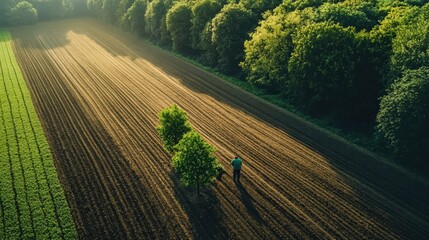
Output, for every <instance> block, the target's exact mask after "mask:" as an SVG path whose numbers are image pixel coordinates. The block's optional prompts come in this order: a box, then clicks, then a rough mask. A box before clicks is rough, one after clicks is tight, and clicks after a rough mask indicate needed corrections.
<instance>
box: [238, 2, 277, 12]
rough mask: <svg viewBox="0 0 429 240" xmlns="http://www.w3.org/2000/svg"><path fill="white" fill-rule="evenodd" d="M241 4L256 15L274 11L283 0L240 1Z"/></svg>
mask: <svg viewBox="0 0 429 240" xmlns="http://www.w3.org/2000/svg"><path fill="white" fill-rule="evenodd" d="M240 3H241V4H243V6H244V7H245V8H247V9H250V10H251V11H252V12H253V13H255V14H256V15H260V14H261V13H264V12H265V11H267V10H272V9H274V8H276V7H277V6H278V5H279V4H281V3H282V0H240Z"/></svg>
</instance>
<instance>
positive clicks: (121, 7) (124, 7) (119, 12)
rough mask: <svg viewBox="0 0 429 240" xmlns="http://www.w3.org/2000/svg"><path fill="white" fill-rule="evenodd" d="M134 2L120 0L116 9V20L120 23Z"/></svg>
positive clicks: (133, 0)
mask: <svg viewBox="0 0 429 240" xmlns="http://www.w3.org/2000/svg"><path fill="white" fill-rule="evenodd" d="M134 2H135V0H120V1H119V4H118V8H117V9H116V18H117V19H119V20H120V23H122V19H123V17H124V15H125V14H126V13H127V12H128V9H130V7H131V6H132V5H133V3H134Z"/></svg>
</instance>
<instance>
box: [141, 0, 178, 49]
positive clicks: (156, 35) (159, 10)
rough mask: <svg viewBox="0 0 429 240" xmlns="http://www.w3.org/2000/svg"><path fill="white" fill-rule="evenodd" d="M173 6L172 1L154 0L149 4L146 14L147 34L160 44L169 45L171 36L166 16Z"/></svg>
mask: <svg viewBox="0 0 429 240" xmlns="http://www.w3.org/2000/svg"><path fill="white" fill-rule="evenodd" d="M172 5H173V1H172V0H153V1H151V2H149V4H148V6H147V9H146V13H145V22H146V26H145V27H146V33H148V34H149V37H150V38H151V39H152V40H154V41H157V42H158V43H159V44H164V45H165V44H169V43H170V42H171V36H170V34H169V32H168V31H167V23H166V15H167V12H168V9H170V7H171V6H172Z"/></svg>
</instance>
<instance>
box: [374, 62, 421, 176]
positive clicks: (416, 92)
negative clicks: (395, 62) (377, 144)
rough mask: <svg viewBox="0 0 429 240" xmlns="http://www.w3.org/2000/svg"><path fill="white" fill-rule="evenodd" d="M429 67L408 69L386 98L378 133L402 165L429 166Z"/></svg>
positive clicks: (380, 113) (379, 114)
mask: <svg viewBox="0 0 429 240" xmlns="http://www.w3.org/2000/svg"><path fill="white" fill-rule="evenodd" d="M428 123H429V68H427V67H423V68H420V69H417V70H408V71H406V72H405V73H404V76H403V77H402V78H399V79H397V80H396V81H395V83H394V84H393V85H392V87H391V90H390V92H389V93H388V94H387V95H386V96H384V97H383V98H382V100H381V104H380V112H379V113H378V115H377V131H378V133H379V134H380V135H381V136H382V137H383V139H384V140H385V141H386V142H387V145H388V146H389V147H390V148H391V149H392V150H393V152H394V154H395V155H396V157H397V158H398V159H399V160H401V161H402V162H403V163H406V164H411V165H414V166H419V167H429V161H428V160H429V124H428Z"/></svg>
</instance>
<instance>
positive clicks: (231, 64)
mask: <svg viewBox="0 0 429 240" xmlns="http://www.w3.org/2000/svg"><path fill="white" fill-rule="evenodd" d="M256 21H257V18H256V16H255V15H254V14H253V13H252V12H251V11H250V10H247V9H246V8H244V7H243V6H242V5H240V4H227V5H225V6H224V7H223V8H222V10H221V11H220V13H218V14H217V15H216V16H215V18H213V20H212V44H213V46H214V48H215V49H216V52H217V53H218V55H219V62H218V67H219V69H220V70H221V71H222V72H225V73H235V72H237V70H238V69H239V63H240V62H241V60H242V58H243V50H244V41H245V40H246V39H247V38H248V34H249V32H250V31H251V30H252V28H253V27H255V25H256Z"/></svg>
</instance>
